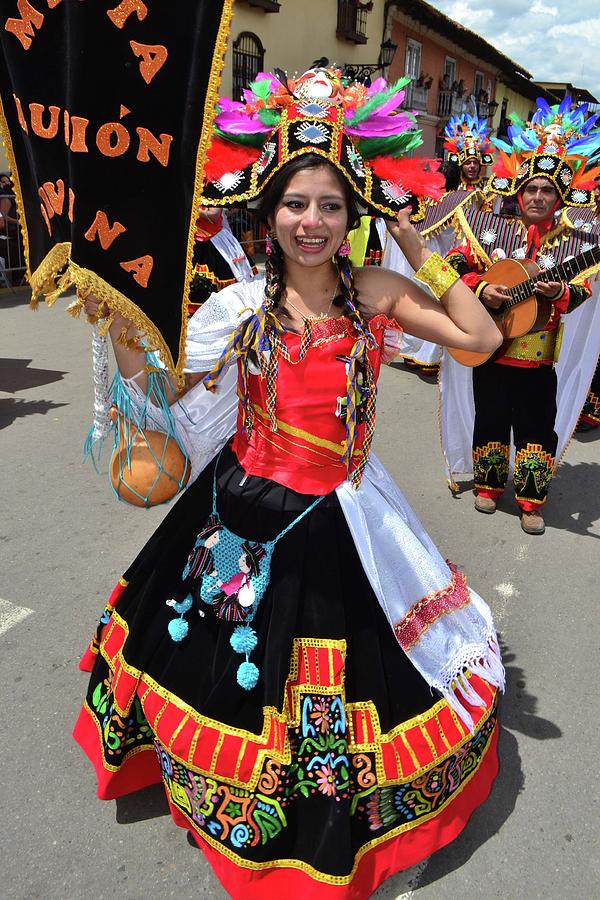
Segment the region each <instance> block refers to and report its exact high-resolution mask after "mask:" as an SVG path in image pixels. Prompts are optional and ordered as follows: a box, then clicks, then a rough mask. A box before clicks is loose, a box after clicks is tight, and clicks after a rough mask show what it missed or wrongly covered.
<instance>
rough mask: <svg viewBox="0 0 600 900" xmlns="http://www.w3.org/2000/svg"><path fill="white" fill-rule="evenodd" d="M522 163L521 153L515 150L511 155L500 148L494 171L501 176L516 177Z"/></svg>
mask: <svg viewBox="0 0 600 900" xmlns="http://www.w3.org/2000/svg"><path fill="white" fill-rule="evenodd" d="M521 163H522V159H521V157H520V156H519V154H517V153H515V152H514V151H513V152H512V153H511V155H510V156H509V155H508V154H507V153H505V152H504V150H500V153H499V154H498V159H497V160H496V163H495V165H494V167H493V170H492V171H493V172H494V174H495V175H498V176H499V177H501V178H515V177H516V175H517V173H518V171H519V169H520V167H521Z"/></svg>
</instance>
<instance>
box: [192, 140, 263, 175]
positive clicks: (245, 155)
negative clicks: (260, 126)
mask: <svg viewBox="0 0 600 900" xmlns="http://www.w3.org/2000/svg"><path fill="white" fill-rule="evenodd" d="M260 153H261V151H260V150H259V149H257V148H256V147H245V146H241V145H240V144H232V143H231V142H230V141H224V140H222V139H221V138H219V137H214V138H213V139H212V141H211V142H210V145H209V147H208V153H207V155H206V165H205V167H204V179H205V181H218V180H219V178H221V176H223V175H225V173H226V172H237V171H238V169H245V168H247V167H248V166H251V165H252V163H254V162H256V160H257V159H258V157H259V156H260Z"/></svg>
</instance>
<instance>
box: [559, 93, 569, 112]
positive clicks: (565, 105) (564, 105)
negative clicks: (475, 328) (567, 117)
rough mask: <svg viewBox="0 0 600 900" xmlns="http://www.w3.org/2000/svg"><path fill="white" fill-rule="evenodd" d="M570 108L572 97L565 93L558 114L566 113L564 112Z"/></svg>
mask: <svg viewBox="0 0 600 900" xmlns="http://www.w3.org/2000/svg"><path fill="white" fill-rule="evenodd" d="M570 109H571V98H570V97H569V95H568V94H565V96H564V97H563V99H562V102H561V104H560V106H559V107H558V114H559V115H564V113H566V112H569V110H570Z"/></svg>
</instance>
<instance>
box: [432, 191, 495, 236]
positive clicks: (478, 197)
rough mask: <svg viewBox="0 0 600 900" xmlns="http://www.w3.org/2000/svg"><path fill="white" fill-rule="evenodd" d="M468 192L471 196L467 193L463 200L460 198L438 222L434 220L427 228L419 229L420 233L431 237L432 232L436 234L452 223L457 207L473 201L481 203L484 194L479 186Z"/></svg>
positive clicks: (462, 207) (465, 205) (467, 204)
mask: <svg viewBox="0 0 600 900" xmlns="http://www.w3.org/2000/svg"><path fill="white" fill-rule="evenodd" d="M470 194H471V195H472V196H469V195H467V196H466V197H465V199H464V200H461V201H460V203H457V204H456V206H455V207H454V209H451V210H450V212H449V213H446V215H445V216H443V218H441V219H440V220H439V222H436V223H435V225H431V226H430V227H429V228H423V230H422V231H421V235H422V236H423V237H433V235H434V234H437V233H438V232H439V231H443V230H444V229H445V228H448V226H449V225H453V224H454V223H453V221H452V219H453V217H454V216H455V215H456V213H457V211H458V210H459V209H464V208H466V207H467V206H470V205H471V204H472V203H473V202H474V201H481V203H482V204H483V203H484V201H485V195H484V193H483V191H481V190H480V189H479V188H477V189H476V190H474V191H471V192H470ZM440 202H441V201H440ZM435 205H436V204H435V203H426V206H435Z"/></svg>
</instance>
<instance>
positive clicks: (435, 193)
mask: <svg viewBox="0 0 600 900" xmlns="http://www.w3.org/2000/svg"><path fill="white" fill-rule="evenodd" d="M369 165H370V166H371V168H372V169H373V171H374V172H375V174H376V175H378V176H379V178H381V179H382V180H383V181H391V182H392V184H401V185H402V186H403V187H405V188H406V189H407V190H409V191H410V192H411V194H415V195H416V196H418V197H431V198H432V199H433V200H440V199H441V198H442V195H443V194H444V192H445V190H446V181H445V179H444V176H443V175H442V174H441V173H440V172H438V169H439V160H437V159H422V158H420V157H419V158H416V159H410V158H409V157H404V158H403V159H394V158H393V157H389V156H376V157H375V158H374V159H371V160H369Z"/></svg>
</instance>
